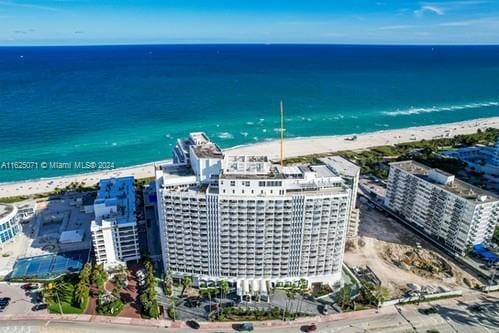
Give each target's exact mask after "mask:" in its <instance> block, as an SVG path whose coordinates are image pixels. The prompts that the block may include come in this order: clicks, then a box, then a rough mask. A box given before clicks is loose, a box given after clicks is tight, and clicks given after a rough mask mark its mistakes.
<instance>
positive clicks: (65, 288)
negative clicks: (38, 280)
mask: <svg viewBox="0 0 499 333" xmlns="http://www.w3.org/2000/svg"><path fill="white" fill-rule="evenodd" d="M74 288H75V284H74V283H71V282H68V283H64V284H63V285H62V286H61V287H60V288H58V289H57V293H58V295H59V300H60V301H61V307H59V302H58V301H57V298H56V299H55V300H50V299H49V300H47V304H48V306H49V307H48V309H49V312H50V313H60V308H62V312H63V314H81V313H83V312H85V310H86V309H87V306H88V298H87V299H86V300H85V302H83V304H82V306H81V307H79V306H77V305H75V304H74V302H73V295H74Z"/></svg>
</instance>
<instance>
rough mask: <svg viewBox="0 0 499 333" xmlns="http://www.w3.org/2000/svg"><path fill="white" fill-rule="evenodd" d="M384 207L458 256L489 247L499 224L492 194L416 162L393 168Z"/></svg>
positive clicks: (497, 204) (498, 205)
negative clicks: (481, 246) (470, 250)
mask: <svg viewBox="0 0 499 333" xmlns="http://www.w3.org/2000/svg"><path fill="white" fill-rule="evenodd" d="M385 205H386V206H387V207H388V208H389V209H391V210H392V211H393V212H395V213H397V214H398V215H400V216H401V217H402V218H404V219H405V220H406V221H408V222H409V223H411V224H412V225H413V226H414V227H416V228H418V229H419V230H421V231H423V232H425V233H426V234H427V235H429V236H430V237H431V238H433V239H434V240H435V242H438V243H439V244H441V245H443V246H445V248H447V249H448V250H449V251H450V252H452V253H454V254H456V255H464V254H465V253H466V251H467V249H469V248H471V246H472V245H475V244H482V243H485V244H487V243H488V242H489V241H490V240H491V238H492V235H493V232H494V228H495V226H496V224H497V223H498V221H499V199H498V198H497V197H496V196H494V195H493V194H492V193H490V192H487V191H484V190H482V189H480V188H478V187H475V186H473V185H470V184H468V183H465V182H463V181H460V180H458V179H456V178H455V177H454V175H452V174H449V173H447V172H445V171H442V170H439V169H432V168H430V167H428V166H426V165H424V164H421V163H418V162H415V161H402V162H394V163H391V164H390V174H389V177H388V187H387V191H386V197H385Z"/></svg>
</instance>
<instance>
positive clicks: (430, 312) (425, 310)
mask: <svg viewBox="0 0 499 333" xmlns="http://www.w3.org/2000/svg"><path fill="white" fill-rule="evenodd" d="M437 312H438V310H437V308H435V307H434V306H432V307H431V308H426V309H421V313H422V314H425V315H429V314H433V313H437Z"/></svg>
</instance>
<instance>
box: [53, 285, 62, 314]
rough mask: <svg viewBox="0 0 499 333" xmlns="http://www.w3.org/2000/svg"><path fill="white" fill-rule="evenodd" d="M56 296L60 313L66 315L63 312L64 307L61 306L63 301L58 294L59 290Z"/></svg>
mask: <svg viewBox="0 0 499 333" xmlns="http://www.w3.org/2000/svg"><path fill="white" fill-rule="evenodd" d="M55 296H56V297H57V303H58V304H59V312H60V313H61V314H64V312H63V311H62V305H61V300H60V298H59V293H58V292H57V290H55Z"/></svg>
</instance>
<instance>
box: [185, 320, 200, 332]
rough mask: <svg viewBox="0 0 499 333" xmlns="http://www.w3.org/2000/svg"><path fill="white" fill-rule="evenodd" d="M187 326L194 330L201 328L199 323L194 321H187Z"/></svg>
mask: <svg viewBox="0 0 499 333" xmlns="http://www.w3.org/2000/svg"><path fill="white" fill-rule="evenodd" d="M186 324H187V326H189V327H190V328H193V329H195V330H197V329H199V328H200V327H201V325H199V323H198V322H197V321H195V320H188V321H187V322H186Z"/></svg>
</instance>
